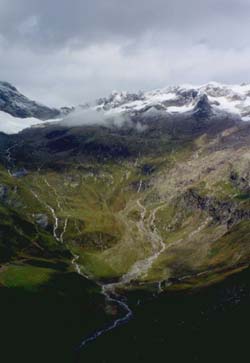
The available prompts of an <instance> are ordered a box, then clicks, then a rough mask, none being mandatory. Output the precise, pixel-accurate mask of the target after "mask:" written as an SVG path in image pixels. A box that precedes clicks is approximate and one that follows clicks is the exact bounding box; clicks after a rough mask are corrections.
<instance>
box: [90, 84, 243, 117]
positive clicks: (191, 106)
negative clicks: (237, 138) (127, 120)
mask: <svg viewBox="0 0 250 363" xmlns="http://www.w3.org/2000/svg"><path fill="white" fill-rule="evenodd" d="M201 99H202V100H203V108H204V107H205V108H206V112H208V110H209V111H210V112H213V113H215V114H218V112H228V113H230V114H235V115H237V116H238V117H241V118H242V119H243V120H245V121H248V120H250V84H247V83H243V84H241V85H227V84H221V83H218V82H209V83H207V84H204V85H198V86H194V85H190V84H184V85H180V86H169V87H165V88H163V89H156V90H153V91H147V92H141V91H140V92H138V93H129V92H116V91H114V92H112V93H111V95H110V96H109V97H107V98H101V99H99V100H98V101H97V109H98V110H100V109H103V110H104V111H109V110H113V111H114V110H115V111H116V112H132V113H136V112H139V113H142V112H148V110H149V108H154V109H158V110H161V111H162V110H164V111H165V112H167V113H169V114H171V113H183V112H190V111H194V112H197V103H198V102H199V101H200V102H201ZM198 107H199V108H200V107H201V103H200V104H199V105H198Z"/></svg>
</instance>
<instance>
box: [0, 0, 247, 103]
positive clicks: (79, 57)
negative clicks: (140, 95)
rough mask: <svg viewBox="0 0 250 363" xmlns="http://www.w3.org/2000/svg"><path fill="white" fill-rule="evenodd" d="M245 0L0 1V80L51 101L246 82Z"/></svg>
mask: <svg viewBox="0 0 250 363" xmlns="http://www.w3.org/2000/svg"><path fill="white" fill-rule="evenodd" d="M249 18H250V0H237V1H236V0H217V1H215V0H189V1H187V0H154V1H153V0H127V1H122V0H71V1H70V0H53V1H51V0H50V1H49V0H43V1H41V0H39V1H38V0H8V1H7V0H0V79H1V80H7V81H10V82H12V83H13V84H15V85H16V86H18V87H19V88H20V89H21V90H22V91H23V92H24V93H26V94H28V95H29V96H32V97H33V98H36V99H38V100H40V101H42V102H45V103H47V104H51V105H53V104H54V105H64V104H77V103H80V102H84V101H86V100H89V99H93V98H95V97H98V96H102V95H106V94H107V93H109V92H110V91H112V90H113V89H117V90H123V89H127V90H137V89H153V88H157V87H162V86H165V85H168V84H179V83H187V82H188V83H204V82H207V81H209V80H216V81H221V82H226V83H234V82H237V83H240V82H243V81H246V82H248V81H250V74H249V70H250V40H249V34H250V22H249Z"/></svg>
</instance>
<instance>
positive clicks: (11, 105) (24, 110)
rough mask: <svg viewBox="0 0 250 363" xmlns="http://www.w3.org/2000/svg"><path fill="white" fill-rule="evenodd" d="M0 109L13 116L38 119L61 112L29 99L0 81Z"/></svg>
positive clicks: (54, 116) (44, 118)
mask: <svg viewBox="0 0 250 363" xmlns="http://www.w3.org/2000/svg"><path fill="white" fill-rule="evenodd" d="M0 110H1V111H4V112H7V113H9V114H10V115H12V116H14V117H19V118H26V117H34V118H37V119H40V120H48V119H53V118H56V117H58V116H60V113H61V111H60V110H58V109H55V108H49V107H47V106H44V105H41V104H39V103H37V102H35V101H32V100H30V99H29V98H27V97H26V96H24V95H22V94H21V93H20V92H19V91H18V90H17V89H16V88H15V87H13V86H12V85H11V84H9V83H7V82H0Z"/></svg>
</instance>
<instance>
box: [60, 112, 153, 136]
mask: <svg viewBox="0 0 250 363" xmlns="http://www.w3.org/2000/svg"><path fill="white" fill-rule="evenodd" d="M60 125H61V126H66V127H80V126H104V127H109V128H111V127H115V128H121V127H124V126H125V127H127V128H133V129H135V130H136V131H138V132H143V131H144V130H146V126H145V125H142V124H141V123H140V122H133V121H132V120H131V118H130V116H129V114H128V113H118V112H114V111H109V112H107V111H102V110H100V111H96V110H94V109H90V108H89V109H81V108H77V109H76V110H75V111H73V112H72V113H70V114H69V115H68V116H67V117H65V118H64V119H63V120H62V121H60Z"/></svg>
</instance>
